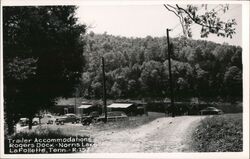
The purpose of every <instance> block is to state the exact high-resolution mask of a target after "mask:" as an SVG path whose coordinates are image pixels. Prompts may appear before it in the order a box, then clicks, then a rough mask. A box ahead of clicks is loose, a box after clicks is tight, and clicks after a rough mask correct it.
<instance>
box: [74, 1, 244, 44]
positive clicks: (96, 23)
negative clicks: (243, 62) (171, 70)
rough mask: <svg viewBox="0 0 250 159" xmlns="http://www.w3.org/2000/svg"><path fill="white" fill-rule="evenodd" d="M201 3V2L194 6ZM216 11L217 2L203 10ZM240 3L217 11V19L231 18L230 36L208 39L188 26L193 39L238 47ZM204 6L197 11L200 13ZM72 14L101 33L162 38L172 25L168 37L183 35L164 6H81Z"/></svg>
mask: <svg viewBox="0 0 250 159" xmlns="http://www.w3.org/2000/svg"><path fill="white" fill-rule="evenodd" d="M198 6H201V5H198ZM212 9H215V10H219V9H220V7H219V6H218V4H216V5H214V4H210V5H208V7H207V10H208V11H209V10H212ZM241 9H242V6H241V4H230V5H229V10H228V11H227V12H225V13H224V12H222V11H221V12H219V13H218V15H219V16H220V18H221V20H228V19H235V20H236V22H237V26H236V34H234V35H233V38H232V39H230V38H222V37H217V36H216V35H212V34H210V35H209V37H208V38H200V29H201V27H200V26H199V25H197V24H194V25H192V26H191V28H192V32H193V37H192V38H193V39H203V40H209V41H213V42H216V43H224V42H225V43H228V44H230V45H239V46H242V29H241V28H242V18H241V17H242V12H241ZM204 11H205V8H204V7H203V8H201V9H199V10H198V13H199V14H202V13H204ZM76 16H77V17H78V18H79V21H80V22H81V23H84V24H86V25H87V26H90V27H89V28H88V32H90V31H93V32H94V33H100V34H102V33H104V32H107V34H111V35H117V36H125V37H146V36H148V35H149V36H152V37H162V36H166V28H175V29H174V30H173V31H171V32H170V33H169V35H170V37H178V36H180V35H183V33H182V28H181V25H179V24H180V22H179V19H178V17H177V16H176V15H175V14H174V13H172V12H169V11H168V10H166V9H165V8H164V6H163V5H158V4H157V5H81V6H79V8H78V10H77V12H76Z"/></svg>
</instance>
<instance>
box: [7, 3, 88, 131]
mask: <svg viewBox="0 0 250 159" xmlns="http://www.w3.org/2000/svg"><path fill="white" fill-rule="evenodd" d="M75 10H76V7H75V6H37V7H36V6H32V7H28V6H25V7H3V57H4V98H5V112H6V117H7V122H8V126H9V130H10V131H11V126H13V124H14V123H15V122H16V120H17V118H18V117H20V116H22V117H29V118H30V119H32V118H33V116H34V115H35V113H37V112H38V111H39V110H40V109H42V108H46V107H49V106H51V105H53V102H54V100H55V98H57V97H59V96H71V95H72V92H73V91H74V87H75V85H76V84H77V83H78V82H79V79H80V77H81V75H82V69H83V64H84V59H83V44H84V43H83V42H82V40H81V36H82V35H83V34H84V33H85V28H86V27H85V25H82V24H78V23H77V18H75Z"/></svg>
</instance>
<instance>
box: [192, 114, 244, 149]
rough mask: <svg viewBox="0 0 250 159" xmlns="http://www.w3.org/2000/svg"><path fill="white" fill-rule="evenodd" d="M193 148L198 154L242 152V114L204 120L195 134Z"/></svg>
mask: <svg viewBox="0 0 250 159" xmlns="http://www.w3.org/2000/svg"><path fill="white" fill-rule="evenodd" d="M192 147H193V150H194V151H198V152H240V151H242V150H243V128H242V113H239V114H225V115H219V116H213V117H208V118H206V119H204V120H203V121H202V123H201V124H200V125H199V126H198V128H197V129H196V131H195V132H194V134H193V143H192Z"/></svg>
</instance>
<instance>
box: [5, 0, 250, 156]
mask: <svg viewBox="0 0 250 159" xmlns="http://www.w3.org/2000/svg"><path fill="white" fill-rule="evenodd" d="M0 2H1V22H2V6H23V5H62V4H63V5H152V4H164V3H176V1H174V0H170V1H145V0H144V1H138V0H137V1H132V0H130V1H127V0H122V1H115V0H113V1H111V0H109V1H106V0H105V1H101V0H99V1H96V0H95V1H83V0H82V1H81V0H71V1H67V0H53V1H49V0H22V1H21V0H2V1H0ZM178 3H181V4H190V3H192V4H201V3H206V4H221V3H230V4H242V33H243V34H242V39H243V40H242V48H243V56H242V58H243V134H244V137H243V145H244V147H243V152H237V153H233V152H226V153H222V152H220V153H81V154H33V155H32V154H30V155H27V154H23V155H22V154H18V155H14V154H11V155H6V154H4V147H3V146H4V145H3V141H2V140H1V141H2V142H1V143H0V144H1V145H0V148H1V149H0V158H197V159H198V158H206V159H210V158H218V159H222V158H223V159H225V158H228V159H236V158H241V159H247V158H249V4H250V2H248V1H203V2H201V1H189V0H188V1H178ZM0 24H2V23H0ZM0 28H1V35H2V33H3V30H2V27H0ZM2 53H3V48H2V36H1V54H0V64H1V65H0V66H1V67H0V73H1V76H0V77H1V78H0V80H1V81H0V88H1V90H0V91H1V93H0V95H1V96H0V101H1V111H0V117H1V118H0V119H1V121H0V124H1V125H0V128H1V132H0V135H1V136H0V138H1V139H3V138H4V128H3V123H4V122H3V121H4V117H3V114H4V113H3V89H2V88H3V67H2V66H3V61H2V59H3V54H2Z"/></svg>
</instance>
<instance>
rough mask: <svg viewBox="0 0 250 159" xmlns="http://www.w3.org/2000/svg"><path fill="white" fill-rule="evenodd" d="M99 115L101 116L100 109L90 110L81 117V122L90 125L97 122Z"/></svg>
mask: <svg viewBox="0 0 250 159" xmlns="http://www.w3.org/2000/svg"><path fill="white" fill-rule="evenodd" d="M98 117H99V112H98V111H93V112H90V113H89V114H88V115H87V114H84V115H83V116H82V118H81V123H82V125H89V124H90V123H93V122H95V121H96V120H97V118H98Z"/></svg>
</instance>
